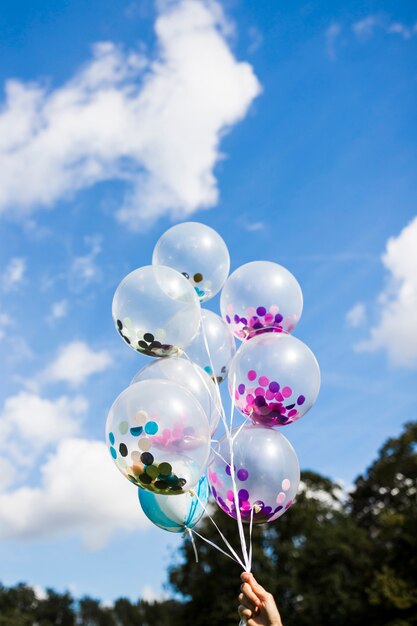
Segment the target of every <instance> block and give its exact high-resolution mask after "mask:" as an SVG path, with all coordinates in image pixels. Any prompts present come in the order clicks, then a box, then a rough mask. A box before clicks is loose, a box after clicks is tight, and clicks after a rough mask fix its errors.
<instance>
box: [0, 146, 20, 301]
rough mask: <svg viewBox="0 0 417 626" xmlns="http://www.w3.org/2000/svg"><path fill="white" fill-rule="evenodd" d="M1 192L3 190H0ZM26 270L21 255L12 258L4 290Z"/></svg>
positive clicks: (6, 271) (13, 285)
mask: <svg viewBox="0 0 417 626" xmlns="http://www.w3.org/2000/svg"><path fill="white" fill-rule="evenodd" d="M0 159H1V157H0ZM0 193H1V191H0ZM25 272H26V261H25V259H22V258H21V257H14V258H13V259H11V260H10V262H9V264H8V265H7V267H6V268H5V270H4V272H3V276H2V281H1V282H2V286H3V289H4V291H11V290H12V289H14V288H15V287H17V286H18V285H20V283H21V282H22V281H23V278H24V275H25Z"/></svg>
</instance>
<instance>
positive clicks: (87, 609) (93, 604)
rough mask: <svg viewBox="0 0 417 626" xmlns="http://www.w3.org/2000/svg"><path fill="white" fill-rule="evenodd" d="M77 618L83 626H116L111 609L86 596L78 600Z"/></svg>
mask: <svg viewBox="0 0 417 626" xmlns="http://www.w3.org/2000/svg"><path fill="white" fill-rule="evenodd" d="M78 618H79V620H80V621H81V624H82V625H83V626H116V621H115V618H114V615H113V611H112V609H110V608H105V607H102V606H101V604H100V602H99V600H94V599H93V598H89V597H87V596H85V597H84V598H82V599H81V600H80V602H79V608H78Z"/></svg>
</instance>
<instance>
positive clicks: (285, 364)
mask: <svg viewBox="0 0 417 626" xmlns="http://www.w3.org/2000/svg"><path fill="white" fill-rule="evenodd" d="M228 384H229V391H230V394H231V395H232V394H233V393H234V401H235V405H236V406H237V408H238V409H239V411H240V412H241V413H242V414H243V415H245V416H246V417H248V418H250V419H251V420H252V421H253V422H254V423H257V424H264V425H265V426H285V425H287V424H291V423H292V422H295V421H296V420H298V419H300V417H302V416H303V415H304V414H305V413H307V411H308V410H309V409H310V408H311V407H312V406H313V404H314V402H315V401H316V398H317V395H318V393H319V389H320V368H319V364H318V363H317V360H316V357H315V356H314V354H313V353H312V351H311V350H310V348H308V346H306V345H305V343H303V342H302V341H300V340H299V339H297V338H296V337H293V336H292V335H287V334H284V333H281V334H275V333H273V334H267V335H266V334H263V335H258V336H257V337H254V338H253V339H251V340H250V341H248V342H246V343H244V344H242V345H241V346H240V348H239V350H238V351H237V352H236V355H235V356H234V358H233V361H232V363H231V366H230V370H229V377H228Z"/></svg>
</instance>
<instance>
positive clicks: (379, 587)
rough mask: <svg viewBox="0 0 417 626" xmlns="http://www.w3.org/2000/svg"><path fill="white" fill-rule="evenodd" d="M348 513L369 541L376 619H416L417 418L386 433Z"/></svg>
mask: <svg viewBox="0 0 417 626" xmlns="http://www.w3.org/2000/svg"><path fill="white" fill-rule="evenodd" d="M352 514H353V516H354V517H355V519H356V520H357V523H358V525H359V526H360V527H361V528H363V529H365V530H366V532H367V534H368V536H369V539H370V541H371V545H372V554H373V562H374V568H373V573H372V580H371V583H370V586H369V589H368V597H369V603H370V605H371V607H372V614H373V615H374V619H375V620H376V623H378V624H381V626H385V625H386V626H388V625H389V626H403V625H404V624H407V625H411V624H417V423H416V422H410V423H408V424H406V425H405V429H404V432H403V433H402V434H401V435H400V437H398V438H392V439H389V440H388V441H387V442H386V443H385V444H384V445H383V447H382V448H381V450H380V452H379V456H378V458H377V459H376V460H375V461H374V463H372V464H371V466H370V467H369V468H368V469H367V471H366V473H365V474H364V475H363V476H359V478H358V479H357V480H356V483H355V490H354V492H353V493H352Z"/></svg>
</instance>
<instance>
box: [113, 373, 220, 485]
mask: <svg viewBox="0 0 417 626" xmlns="http://www.w3.org/2000/svg"><path fill="white" fill-rule="evenodd" d="M106 441H107V443H108V446H109V451H110V454H111V456H112V458H113V460H114V462H115V464H116V467H117V468H118V469H119V470H120V471H121V473H122V474H123V475H124V476H126V478H128V479H129V480H130V481H131V482H132V483H134V484H135V485H137V486H138V487H142V488H143V489H147V490H148V491H154V492H155V493H161V494H165V495H173V494H179V493H184V492H186V491H189V490H190V489H192V488H193V487H194V486H195V485H196V484H197V483H198V481H199V479H200V476H201V475H202V474H204V472H205V468H206V465H207V460H208V456H209V453H210V429H209V423H208V419H207V416H206V415H205V414H204V411H203V409H202V407H201V405H200V403H199V402H198V400H196V399H195V398H194V397H193V395H192V394H191V392H190V391H188V390H187V389H185V387H182V386H180V385H176V384H175V383H172V382H170V381H167V380H144V381H142V382H139V383H134V384H133V385H130V387H128V388H127V389H125V390H124V391H122V393H121V394H120V395H119V397H118V398H117V399H116V400H115V402H114V403H113V406H112V407H111V409H110V412H109V415H108V417H107V423H106Z"/></svg>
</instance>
